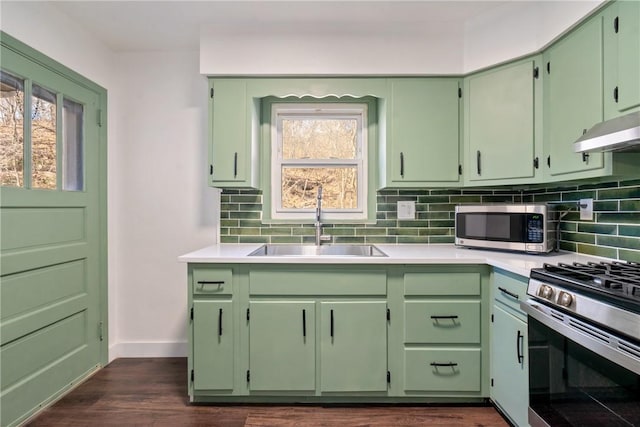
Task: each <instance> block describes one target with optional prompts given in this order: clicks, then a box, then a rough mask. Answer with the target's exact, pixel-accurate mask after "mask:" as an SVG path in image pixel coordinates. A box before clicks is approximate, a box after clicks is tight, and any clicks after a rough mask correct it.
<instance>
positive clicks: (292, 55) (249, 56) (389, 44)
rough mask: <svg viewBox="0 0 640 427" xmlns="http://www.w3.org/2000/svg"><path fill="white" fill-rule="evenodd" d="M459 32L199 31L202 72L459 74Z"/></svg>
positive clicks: (442, 28)
mask: <svg viewBox="0 0 640 427" xmlns="http://www.w3.org/2000/svg"><path fill="white" fill-rule="evenodd" d="M462 30H463V29H462V28H456V27H455V26H452V25H450V24H446V23H439V24H437V25H436V24H433V25H432V26H430V27H429V28H426V29H425V28H412V27H407V28H405V29H404V30H403V31H395V32H393V33H385V32H380V31H378V30H377V27H375V26H374V27H373V28H372V29H371V30H370V31H369V32H366V31H362V30H360V31H354V32H349V31H348V30H342V31H338V32H336V31H335V29H326V30H323V31H319V32H312V33H308V32H304V31H301V30H300V29H296V31H289V30H286V29H284V30H279V31H274V32H256V31H253V32H241V33H236V32H233V31H226V32H220V30H219V29H217V28H203V29H202V30H201V35H200V72H201V73H202V74H207V75H305V74H311V75H362V74H364V75H412V74H451V73H460V72H461V71H462V68H463V59H464V58H463V53H464V40H463V31H462Z"/></svg>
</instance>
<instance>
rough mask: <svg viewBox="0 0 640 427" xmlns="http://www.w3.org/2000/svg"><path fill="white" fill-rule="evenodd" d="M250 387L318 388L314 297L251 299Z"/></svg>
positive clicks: (295, 389)
mask: <svg viewBox="0 0 640 427" xmlns="http://www.w3.org/2000/svg"><path fill="white" fill-rule="evenodd" d="M249 309H250V313H251V316H250V320H249V370H250V372H251V381H250V386H249V388H250V389H251V391H308V392H314V391H315V389H316V382H315V379H316V359H315V354H316V327H315V303H314V302H313V301H253V302H250V303H249Z"/></svg>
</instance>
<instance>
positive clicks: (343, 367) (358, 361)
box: [320, 301, 387, 392]
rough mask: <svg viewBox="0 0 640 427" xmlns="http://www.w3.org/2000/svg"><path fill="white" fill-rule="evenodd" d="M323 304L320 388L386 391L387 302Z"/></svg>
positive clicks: (322, 389) (321, 312) (324, 389)
mask: <svg viewBox="0 0 640 427" xmlns="http://www.w3.org/2000/svg"><path fill="white" fill-rule="evenodd" d="M320 306H321V308H320V319H321V325H320V328H321V332H320V337H321V340H320V341H321V344H320V345H321V349H320V357H321V362H320V369H321V374H320V390H321V391H322V392H337V391H342V392H348V391H386V390H387V379H386V378H387V320H386V311H387V304H386V302H384V301H379V302H378V301H375V302H322V303H321V304H320Z"/></svg>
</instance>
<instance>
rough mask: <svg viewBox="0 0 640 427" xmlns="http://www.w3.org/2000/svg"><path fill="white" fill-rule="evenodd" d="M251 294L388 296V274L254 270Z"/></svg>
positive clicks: (327, 270)
mask: <svg viewBox="0 0 640 427" xmlns="http://www.w3.org/2000/svg"><path fill="white" fill-rule="evenodd" d="M249 293H250V294H251V295H342V296H348V295H386V294H387V275H386V272H385V271H376V270H368V271H367V270H344V271H342V270H340V269H337V270H336V269H332V270H329V269H326V270H300V271H296V270H287V271H281V270H252V271H251V272H250V273H249Z"/></svg>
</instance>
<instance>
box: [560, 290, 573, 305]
mask: <svg viewBox="0 0 640 427" xmlns="http://www.w3.org/2000/svg"><path fill="white" fill-rule="evenodd" d="M572 302H573V296H571V294H569V293H567V292H560V293H559V294H558V304H560V305H561V306H563V307H569V306H570V305H571V303H572Z"/></svg>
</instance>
